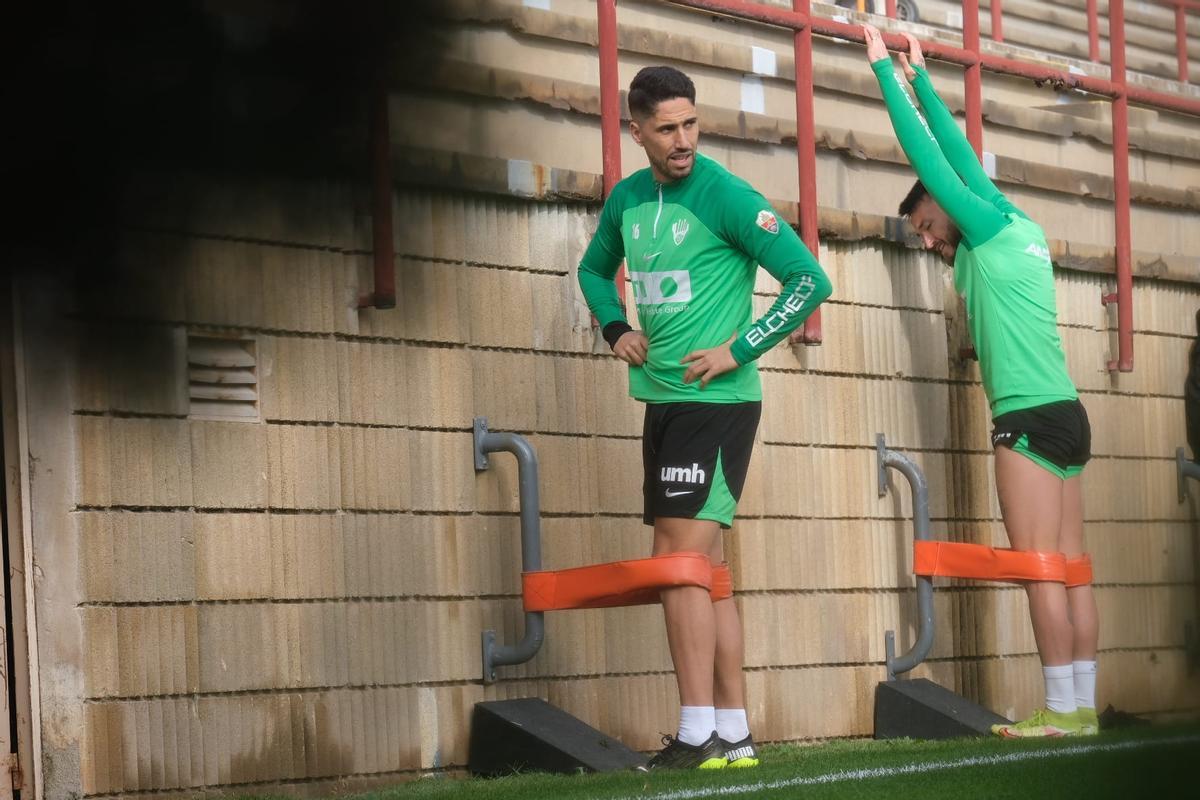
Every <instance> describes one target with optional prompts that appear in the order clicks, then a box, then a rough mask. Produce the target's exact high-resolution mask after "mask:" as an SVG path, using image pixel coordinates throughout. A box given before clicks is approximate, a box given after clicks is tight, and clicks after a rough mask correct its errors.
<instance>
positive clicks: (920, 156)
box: [863, 25, 1008, 247]
mask: <svg viewBox="0 0 1200 800" xmlns="http://www.w3.org/2000/svg"><path fill="white" fill-rule="evenodd" d="M863 28H864V31H865V32H866V38H867V57H868V58H869V59H870V61H871V69H872V71H874V73H875V77H876V79H877V80H878V81H879V90H880V92H881V93H882V94H883V101H884V103H885V104H886V105H887V110H888V116H889V117H891V120H892V128H893V129H894V130H895V132H896V138H897V139H898V140H899V141H900V147H901V148H903V150H904V153H905V155H907V156H908V160H909V163H911V164H912V167H913V169H914V170H915V171H916V173H917V176H918V177H919V178H920V179H921V182H922V183H923V184H924V185H925V188H926V189H927V190H928V191H929V193H930V194H931V195H933V199H934V200H936V201H937V203H938V205H940V206H941V207H942V209H943V210H944V211H945V212H946V213H947V214H949V215H950V218H951V219H952V220H954V223H955V225H957V226H958V229H959V230H960V231H961V232H962V235H963V238H964V239H965V240H966V242H967V244H968V245H969V246H971V247H975V246H977V245H981V244H983V243H984V242H986V241H988V240H989V239H991V238H992V237H993V236H995V235H996V234H997V233H999V232H1000V231H1001V230H1003V229H1004V227H1005V226H1006V225H1007V224H1008V220H1007V218H1005V216H1004V214H1003V213H1001V211H1000V210H999V209H998V208H996V206H994V205H993V204H992V203H990V202H988V201H986V200H984V199H982V198H980V197H978V196H977V195H976V194H975V193H974V192H972V191H971V190H970V189H968V188H967V186H966V184H965V183H963V181H962V179H961V178H959V176H958V174H957V173H956V172H955V171H954V169H953V168H952V167H951V166H950V162H949V161H947V160H946V155H945V153H943V152H942V148H941V147H940V146H939V144H938V141H937V139H936V138H935V137H934V135H933V131H931V130H930V129H929V126H928V125H927V124H925V120H924V119H923V118H922V117H921V114H920V113H919V112H918V111H917V107H916V106H915V105H914V104H913V101H912V98H910V97H909V96H908V92H907V91H906V90H905V88H904V84H903V83H902V82H901V80H900V76H899V75H897V74H896V71H895V69H894V68H893V67H892V59H891V57H890V56H889V55H888V52H887V48H886V47H885V45H884V44H883V39H882V37H881V36H880V34H879V31H878V30H876V29H875V28H874V27H872V26H870V25H864V26H863ZM960 135H961V134H960ZM973 157H974V156H972V158H973Z"/></svg>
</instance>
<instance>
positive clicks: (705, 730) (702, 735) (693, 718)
mask: <svg viewBox="0 0 1200 800" xmlns="http://www.w3.org/2000/svg"><path fill="white" fill-rule="evenodd" d="M716 729H717V710H716V709H715V708H713V707H712V706H680V708H679V736H677V737H676V738H677V739H679V741H681V742H683V743H684V744H691V745H697V744H704V743H705V742H707V741H708V737H710V736H712V735H713V731H715V730H716Z"/></svg>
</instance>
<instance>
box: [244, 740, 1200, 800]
mask: <svg viewBox="0 0 1200 800" xmlns="http://www.w3.org/2000/svg"><path fill="white" fill-rule="evenodd" d="M762 755H763V763H762V765H761V766H760V767H758V768H756V769H747V770H713V771H705V772H700V771H693V772H664V773H652V774H636V773H620V774H614V773H607V774H600V775H576V776H561V775H545V774H521V775H511V776H506V777H503V778H493V779H455V778H423V779H420V780H415V781H410V782H407V783H404V784H400V785H398V786H396V787H393V788H390V789H386V790H382V791H376V792H373V793H370V794H366V795H358V796H356V798H355V800H459V798H473V799H474V798H479V799H480V800H510V798H511V799H512V800H516V799H517V798H521V799H522V800H526V799H527V798H553V799H554V800H559V798H562V800H593V799H595V800H601V799H603V800H618V799H623V798H646V799H647V800H649V798H658V800H701V798H706V797H716V798H735V797H745V798H760V797H762V798H788V797H803V798H806V800H844V799H845V798H884V797H886V798H920V799H921V800H936V799H937V798H954V799H955V800H959V799H960V798H1021V799H1022V800H1026V799H1029V798H1033V799H1035V800H1043V799H1044V798H1088V799H1089V800H1094V799H1097V798H1123V799H1125V800H1134V798H1143V797H1155V798H1173V797H1188V796H1191V797H1197V796H1200V725H1197V724H1194V723H1193V724H1187V725H1170V726H1161V727H1160V726H1155V727H1150V728H1136V729H1126V730H1122V731H1113V732H1105V733H1101V734H1100V735H1099V736H1093V737H1088V738H1074V739H1060V740H1052V741H1030V742H1014V741H1001V740H997V739H958V740H953V741H942V742H918V741H912V740H893V741H888V742H875V741H867V740H856V741H834V742H828V743H824V744H817V745H805V746H798V745H776V746H768V747H764V748H762ZM254 800H264V799H263V798H255V799H254Z"/></svg>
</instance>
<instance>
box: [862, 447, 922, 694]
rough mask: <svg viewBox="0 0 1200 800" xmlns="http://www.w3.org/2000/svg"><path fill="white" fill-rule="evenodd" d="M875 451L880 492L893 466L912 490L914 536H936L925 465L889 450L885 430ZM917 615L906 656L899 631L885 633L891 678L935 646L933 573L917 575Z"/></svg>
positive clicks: (888, 675) (885, 488) (886, 488)
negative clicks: (900, 652) (900, 651)
mask: <svg viewBox="0 0 1200 800" xmlns="http://www.w3.org/2000/svg"><path fill="white" fill-rule="evenodd" d="M875 452H876V455H877V463H878V473H877V477H878V482H879V496H880V497H883V496H884V495H886V494H887V490H888V475H887V471H888V468H889V467H891V468H892V469H894V470H896V471H897V472H899V473H900V474H901V475H903V476H904V477H905V478H906V479H907V480H908V485H909V487H910V488H911V490H912V501H913V539H914V540H915V541H918V542H927V541H929V540H930V539H932V538H933V534H932V532H931V527H930V524H929V484H928V483H927V482H926V481H925V475H924V473H922V472H921V468H920V467H918V466H917V465H916V464H915V463H913V462H912V461H911V460H910V459H909V458H908V456H906V455H904V454H903V453H898V452H896V451H895V450H889V449H888V447H887V442H886V441H885V439H884V436H883V434H882V433H877V434H875ZM917 618H918V619H917V640H916V641H915V642H913V646H912V647H911V648H910V649H909V650H908V652H907V653H905V654H904V655H902V656H899V657H897V656H896V634H895V631H887V632H885V633H884V634H883V652H884V658H885V664H886V666H887V679H888V680H889V681H893V680H896V676H897V675H899V674H901V673H904V672H908V671H910V670H912V669H913V668H914V667H916V666H917V665H918V664H920V663H921V662H922V661H924V660H925V657H926V656H928V655H929V651H930V650H932V649H933V578H932V577H930V576H924V575H918V576H917Z"/></svg>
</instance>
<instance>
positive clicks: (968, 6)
mask: <svg viewBox="0 0 1200 800" xmlns="http://www.w3.org/2000/svg"><path fill="white" fill-rule="evenodd" d="M996 2H997V0H992V4H993V7H995V3H996ZM962 17H963V49H964V50H966V51H967V52H968V53H970V54H971V55H974V56H975V57H976V58H978V57H979V0H963V4H962ZM963 90H964V92H963V105H964V106H965V107H966V108H965V111H966V116H967V141H969V142H970V143H971V147H973V148H974V149H975V156H976V157H977V158H979V159H981V160H982V159H983V79H982V75H981V74H980V64H979V63H978V62H977V63H975V64H972V65H970V66H968V67H967V68H966V69H965V70H964V71H963Z"/></svg>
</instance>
